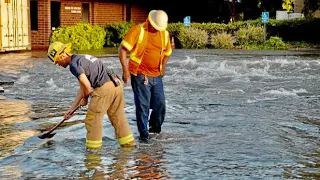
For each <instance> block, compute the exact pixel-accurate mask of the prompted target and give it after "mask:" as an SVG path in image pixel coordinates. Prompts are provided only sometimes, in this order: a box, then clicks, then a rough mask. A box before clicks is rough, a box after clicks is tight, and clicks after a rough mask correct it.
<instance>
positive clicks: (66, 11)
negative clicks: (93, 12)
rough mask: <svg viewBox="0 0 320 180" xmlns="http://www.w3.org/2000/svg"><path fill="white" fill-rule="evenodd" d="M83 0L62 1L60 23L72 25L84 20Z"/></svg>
mask: <svg viewBox="0 0 320 180" xmlns="http://www.w3.org/2000/svg"><path fill="white" fill-rule="evenodd" d="M81 10H82V2H81V1H63V0H62V1H61V6H60V25H61V26H71V25H75V24H77V23H78V22H81V21H82V14H81Z"/></svg>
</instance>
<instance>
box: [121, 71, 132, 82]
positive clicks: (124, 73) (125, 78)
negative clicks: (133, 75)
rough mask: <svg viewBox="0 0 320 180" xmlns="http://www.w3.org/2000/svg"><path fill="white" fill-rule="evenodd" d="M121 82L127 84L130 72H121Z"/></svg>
mask: <svg viewBox="0 0 320 180" xmlns="http://www.w3.org/2000/svg"><path fill="white" fill-rule="evenodd" d="M122 80H123V82H124V83H125V84H128V82H129V80H130V72H129V70H127V69H124V70H123V76H122Z"/></svg>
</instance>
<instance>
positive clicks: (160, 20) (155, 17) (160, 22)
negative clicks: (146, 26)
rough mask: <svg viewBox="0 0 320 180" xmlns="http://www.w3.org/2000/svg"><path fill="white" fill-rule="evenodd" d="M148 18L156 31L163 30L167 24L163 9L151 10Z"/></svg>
mask: <svg viewBox="0 0 320 180" xmlns="http://www.w3.org/2000/svg"><path fill="white" fill-rule="evenodd" d="M148 19H149V21H150V23H151V25H152V26H153V27H154V28H155V29H156V30H158V31H163V30H165V29H166V28H167V25H168V15H167V13H166V12H164V11H163V10H151V11H150V12H149V16H148Z"/></svg>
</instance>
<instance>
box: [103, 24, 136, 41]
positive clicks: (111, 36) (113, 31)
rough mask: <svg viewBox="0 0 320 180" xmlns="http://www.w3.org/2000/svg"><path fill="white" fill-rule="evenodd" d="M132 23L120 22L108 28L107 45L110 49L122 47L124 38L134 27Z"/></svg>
mask: <svg viewBox="0 0 320 180" xmlns="http://www.w3.org/2000/svg"><path fill="white" fill-rule="evenodd" d="M132 25H133V24H132V23H130V22H119V23H115V24H110V25H107V26H106V28H105V29H106V32H107V35H106V44H105V46H108V47H117V46H119V45H120V43H121V41H122V39H123V38H124V36H125V35H126V34H127V33H128V32H129V30H130V28H131V27H132Z"/></svg>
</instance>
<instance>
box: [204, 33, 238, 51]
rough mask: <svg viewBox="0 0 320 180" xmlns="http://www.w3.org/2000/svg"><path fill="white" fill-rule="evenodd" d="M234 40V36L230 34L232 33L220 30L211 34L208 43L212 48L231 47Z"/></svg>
mask: <svg viewBox="0 0 320 180" xmlns="http://www.w3.org/2000/svg"><path fill="white" fill-rule="evenodd" d="M234 41H235V38H234V36H232V34H228V33H226V32H222V33H218V34H216V35H212V36H211V43H210V44H211V45H212V46H213V47H214V48H223V49H231V48H233V43H234Z"/></svg>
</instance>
